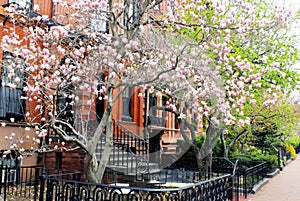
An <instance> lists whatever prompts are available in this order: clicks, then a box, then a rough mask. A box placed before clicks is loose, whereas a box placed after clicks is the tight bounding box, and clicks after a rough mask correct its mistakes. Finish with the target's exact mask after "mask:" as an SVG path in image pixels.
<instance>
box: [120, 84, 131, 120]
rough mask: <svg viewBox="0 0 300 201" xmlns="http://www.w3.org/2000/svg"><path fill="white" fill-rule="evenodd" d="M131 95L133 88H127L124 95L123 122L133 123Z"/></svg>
mask: <svg viewBox="0 0 300 201" xmlns="http://www.w3.org/2000/svg"><path fill="white" fill-rule="evenodd" d="M131 94H132V88H131V87H127V88H126V89H125V90H124V91H123V93H122V120H123V121H132V117H131Z"/></svg>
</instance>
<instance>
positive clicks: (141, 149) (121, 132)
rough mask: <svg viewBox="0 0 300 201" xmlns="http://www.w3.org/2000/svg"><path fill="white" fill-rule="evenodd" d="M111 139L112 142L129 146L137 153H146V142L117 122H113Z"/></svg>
mask: <svg viewBox="0 0 300 201" xmlns="http://www.w3.org/2000/svg"><path fill="white" fill-rule="evenodd" d="M113 140H114V143H116V144H119V145H120V146H122V145H124V146H127V147H129V148H130V149H131V151H132V152H133V153H135V154H137V155H147V154H148V142H147V141H146V140H145V139H144V138H142V137H140V136H139V135H136V134H135V133H133V132H132V131H130V130H129V129H127V128H125V127H124V126H123V125H121V124H120V123H118V122H114V135H113Z"/></svg>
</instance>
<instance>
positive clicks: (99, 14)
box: [90, 7, 108, 33]
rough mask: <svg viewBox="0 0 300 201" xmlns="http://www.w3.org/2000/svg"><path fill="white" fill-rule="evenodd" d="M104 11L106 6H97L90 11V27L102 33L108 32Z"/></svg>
mask: <svg viewBox="0 0 300 201" xmlns="http://www.w3.org/2000/svg"><path fill="white" fill-rule="evenodd" d="M106 12H107V8H106V7H98V8H96V9H93V10H91V11H90V14H91V16H90V28H91V29H92V30H94V31H98V32H102V33H107V32H108V23H107V22H108V19H107V13H106Z"/></svg>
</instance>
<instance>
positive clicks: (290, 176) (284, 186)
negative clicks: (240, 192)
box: [248, 155, 300, 201]
mask: <svg viewBox="0 0 300 201" xmlns="http://www.w3.org/2000/svg"><path fill="white" fill-rule="evenodd" d="M248 201H300V155H298V156H297V158H296V160H294V161H292V162H290V163H289V164H288V165H287V166H286V167H284V169H283V171H281V172H280V173H279V174H278V175H276V176H275V177H273V178H272V179H270V180H269V182H268V183H267V184H266V185H265V186H263V187H262V188H261V189H260V190H259V191H258V192H256V194H254V195H251V196H250V197H249V198H248Z"/></svg>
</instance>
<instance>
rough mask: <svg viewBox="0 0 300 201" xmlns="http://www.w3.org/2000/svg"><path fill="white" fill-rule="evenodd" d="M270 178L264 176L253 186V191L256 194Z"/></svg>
mask: <svg viewBox="0 0 300 201" xmlns="http://www.w3.org/2000/svg"><path fill="white" fill-rule="evenodd" d="M269 180H270V179H268V178H264V179H263V180H262V181H261V182H259V183H258V184H256V185H255V186H253V188H252V190H251V193H253V194H255V193H256V192H258V191H259V190H260V189H261V188H262V187H263V186H264V185H266V184H267V183H268V182H269Z"/></svg>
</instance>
